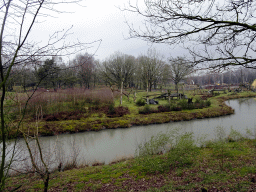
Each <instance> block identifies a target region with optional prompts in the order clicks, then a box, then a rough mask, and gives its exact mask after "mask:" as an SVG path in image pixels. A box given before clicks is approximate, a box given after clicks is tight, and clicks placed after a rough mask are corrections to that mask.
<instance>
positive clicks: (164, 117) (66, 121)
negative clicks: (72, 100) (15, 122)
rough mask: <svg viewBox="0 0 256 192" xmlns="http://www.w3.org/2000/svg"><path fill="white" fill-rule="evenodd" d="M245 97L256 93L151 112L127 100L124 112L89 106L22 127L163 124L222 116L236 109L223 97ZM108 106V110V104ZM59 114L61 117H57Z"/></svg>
mask: <svg viewBox="0 0 256 192" xmlns="http://www.w3.org/2000/svg"><path fill="white" fill-rule="evenodd" d="M243 97H256V93H253V92H242V93H236V94H235V93H228V94H220V95H219V96H216V97H211V98H209V101H210V102H211V106H210V107H205V108H202V109H191V110H182V111H170V112H161V113H151V114H139V112H138V111H139V110H140V109H142V108H143V107H137V106H135V104H133V103H132V102H127V101H125V100H124V103H123V107H121V108H118V110H119V112H118V114H120V113H122V115H116V116H115V114H114V115H112V116H108V115H106V113H103V112H102V110H105V109H104V107H103V108H101V109H100V110H96V109H94V108H90V110H91V111H89V112H88V111H87V112H86V113H84V112H83V111H76V112H68V113H58V116H53V115H50V116H49V118H48V119H43V120H39V121H35V120H34V119H32V120H31V119H26V120H25V121H24V123H23V126H22V128H21V130H23V131H25V132H26V133H28V134H30V135H34V133H35V132H37V131H38V133H39V135H41V136H51V135H57V134H62V133H77V132H84V131H100V130H103V129H115V128H127V127H131V126H133V125H148V124H161V123H168V122H172V121H173V122H175V121H184V120H185V121H188V120H193V119H202V118H212V117H219V116H223V115H229V114H233V113H234V110H233V109H232V108H231V107H229V106H227V105H226V104H225V103H224V101H226V100H229V99H237V98H243ZM164 102H166V103H167V101H166V100H165V101H160V104H162V103H164ZM157 106H159V105H153V106H151V108H153V109H154V108H155V109H156V108H157ZM116 109H117V108H116ZM106 110H107V111H109V108H107V109H106ZM127 111H128V112H127ZM107 114H108V112H107ZM61 115H62V116H61ZM60 116H61V118H60V119H58V118H59V117H60ZM15 133H16V132H12V131H10V133H9V137H10V138H11V137H13V135H14V134H15Z"/></svg>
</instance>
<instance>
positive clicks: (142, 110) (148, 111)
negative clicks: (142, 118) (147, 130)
mask: <svg viewBox="0 0 256 192" xmlns="http://www.w3.org/2000/svg"><path fill="white" fill-rule="evenodd" d="M155 112H157V111H156V110H153V109H151V108H150V107H149V105H145V106H144V107H143V108H142V109H140V110H139V114H150V113H155Z"/></svg>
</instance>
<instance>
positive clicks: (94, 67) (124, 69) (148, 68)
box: [8, 50, 192, 91]
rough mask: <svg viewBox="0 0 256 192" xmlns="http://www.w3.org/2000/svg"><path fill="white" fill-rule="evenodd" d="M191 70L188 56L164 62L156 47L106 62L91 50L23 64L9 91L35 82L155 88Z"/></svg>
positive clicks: (115, 56) (48, 86)
mask: <svg viewBox="0 0 256 192" xmlns="http://www.w3.org/2000/svg"><path fill="white" fill-rule="evenodd" d="M191 72H192V69H191V66H190V65H189V63H188V62H187V61H186V60H185V58H182V57H180V58H177V59H174V58H172V59H168V61H165V60H164V59H163V57H161V56H160V54H159V53H157V52H156V50H149V51H148V53H147V54H144V55H143V54H141V55H140V56H138V57H134V56H132V55H126V54H123V53H120V52H117V53H115V54H113V55H111V56H109V57H108V58H107V59H105V60H104V61H101V62H100V61H98V60H96V59H95V58H94V57H93V55H90V54H88V53H84V54H78V55H76V56H75V57H74V59H73V60H71V61H69V62H68V63H65V62H64V61H62V59H61V57H52V58H47V59H45V60H44V61H31V62H30V63H28V64H27V65H25V67H24V65H23V67H22V68H21V67H19V66H18V65H17V66H16V67H14V68H13V70H12V73H11V76H10V77H11V78H10V79H9V81H8V90H9V91H11V90H13V88H14V86H20V87H22V89H23V90H24V91H26V90H27V89H34V88H35V86H36V85H38V84H39V87H43V88H46V89H57V88H72V87H75V86H76V87H77V86H80V87H84V88H88V89H89V88H92V87H95V86H96V85H106V86H110V87H111V86H113V85H115V86H117V87H118V88H121V85H123V87H124V88H131V87H134V88H137V89H144V90H147V91H152V89H156V88H157V87H158V88H160V87H163V86H166V85H168V84H169V83H171V82H173V83H175V85H177V84H178V83H179V82H180V81H181V80H184V79H185V78H186V77H187V76H188V75H189V74H190V73H191Z"/></svg>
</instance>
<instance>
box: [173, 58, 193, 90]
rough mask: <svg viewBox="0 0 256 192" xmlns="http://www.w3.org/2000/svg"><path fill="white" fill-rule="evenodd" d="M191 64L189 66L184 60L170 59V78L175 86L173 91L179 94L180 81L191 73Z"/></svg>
mask: <svg viewBox="0 0 256 192" xmlns="http://www.w3.org/2000/svg"><path fill="white" fill-rule="evenodd" d="M192 69H193V68H192V67H191V64H189V63H188V62H187V61H186V60H185V59H184V58H182V57H177V58H174V59H173V58H171V59H170V72H171V74H170V77H171V79H172V80H173V82H174V84H175V90H176V91H177V94H178V93H179V86H178V84H179V83H180V81H181V80H184V79H185V78H186V77H187V76H188V75H189V74H191V73H192Z"/></svg>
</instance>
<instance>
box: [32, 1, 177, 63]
mask: <svg viewBox="0 0 256 192" xmlns="http://www.w3.org/2000/svg"><path fill="white" fill-rule="evenodd" d="M128 2H129V1H128V0H108V1H105V0H86V1H84V3H83V5H84V6H85V7H83V6H77V5H65V6H64V5H63V6H62V7H60V8H61V10H65V11H70V12H72V13H64V14H63V13H62V14H59V15H57V14H56V15H55V17H54V18H52V17H50V18H46V19H45V20H44V22H42V23H40V24H37V25H35V28H34V29H33V34H34V36H35V37H37V38H38V37H39V36H40V38H42V39H47V38H48V37H49V35H50V34H52V33H53V32H54V31H58V30H62V29H67V28H69V27H71V26H73V28H72V29H71V32H72V34H71V35H70V36H69V38H68V39H67V40H68V41H71V42H72V41H73V40H77V39H78V40H79V41H81V42H93V41H96V40H100V39H101V40H102V42H101V45H100V47H99V49H98V51H97V52H96V54H95V58H96V59H99V60H104V59H105V58H107V57H108V56H110V55H111V54H113V53H115V52H117V51H119V52H122V53H125V54H130V55H134V56H138V55H140V54H146V52H147V49H148V48H150V47H154V48H155V49H156V50H157V51H158V52H159V53H160V54H162V55H163V56H165V58H168V57H169V56H170V54H171V55H172V56H175V55H182V53H180V50H181V49H179V48H177V47H175V48H174V49H173V48H171V47H169V46H166V45H163V44H161V45H153V46H152V44H150V43H147V42H145V41H142V40H140V39H128V40H127V39H125V38H128V37H129V33H128V32H129V28H128V26H127V24H126V23H125V19H127V20H128V21H129V22H131V23H133V24H134V25H136V26H139V27H143V26H142V25H141V22H142V21H143V19H142V18H141V17H139V16H138V15H136V14H132V13H129V12H123V11H120V9H118V7H124V5H127V4H128ZM133 2H134V1H133ZM140 25H141V26H140ZM39 34H40V35H39ZM98 45H99V44H98V43H95V44H94V46H93V48H90V49H88V52H89V53H91V54H92V53H94V52H95V51H96V48H97V47H98Z"/></svg>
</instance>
